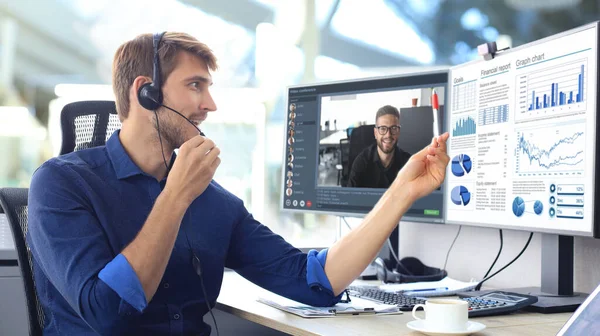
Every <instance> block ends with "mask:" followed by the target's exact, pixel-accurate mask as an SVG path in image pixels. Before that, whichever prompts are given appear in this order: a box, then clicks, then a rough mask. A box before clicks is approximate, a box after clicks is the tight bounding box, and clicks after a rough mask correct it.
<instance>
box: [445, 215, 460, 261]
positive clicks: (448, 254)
mask: <svg viewBox="0 0 600 336" xmlns="http://www.w3.org/2000/svg"><path fill="white" fill-rule="evenodd" d="M460 230H462V225H459V226H458V231H456V236H454V240H453V241H452V244H450V248H449V249H448V253H446V261H444V268H442V271H443V270H445V269H446V265H447V264H448V257H449V256H450V251H452V248H453V247H454V243H456V240H457V239H458V235H460Z"/></svg>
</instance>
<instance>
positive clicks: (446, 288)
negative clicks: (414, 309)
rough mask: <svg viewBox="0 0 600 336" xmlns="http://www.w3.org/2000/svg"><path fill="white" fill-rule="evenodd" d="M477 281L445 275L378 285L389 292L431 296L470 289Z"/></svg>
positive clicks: (454, 293) (452, 293)
mask: <svg viewBox="0 0 600 336" xmlns="http://www.w3.org/2000/svg"><path fill="white" fill-rule="evenodd" d="M477 283H478V282H477V281H470V282H464V281H459V280H455V279H452V278H450V277H445V278H444V279H442V280H440V281H426V282H411V283H402V284H385V285H380V286H379V289H381V290H384V291H389V292H400V293H402V294H403V295H408V296H419V297H433V296H449V295H456V294H458V293H460V292H466V291H470V290H472V289H474V288H475V286H477Z"/></svg>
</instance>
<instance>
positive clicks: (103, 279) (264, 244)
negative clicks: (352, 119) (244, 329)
mask: <svg viewBox="0 0 600 336" xmlns="http://www.w3.org/2000/svg"><path fill="white" fill-rule="evenodd" d="M165 183H166V179H165V180H163V181H160V182H159V181H157V180H156V178H154V177H152V176H150V175H148V174H146V173H144V172H143V171H142V170H140V168H139V167H138V166H137V165H136V164H135V163H134V162H133V161H132V160H131V158H130V157H129V156H128V154H127V153H126V151H125V149H124V148H123V146H122V144H121V141H120V140H119V131H117V132H115V133H114V134H113V135H112V136H111V138H110V139H109V140H108V141H107V144H106V146H103V147H96V148H92V149H87V150H82V151H78V152H74V153H70V154H67V155H63V156H60V157H57V158H53V159H50V160H49V161H47V162H46V163H44V164H43V165H42V166H41V167H40V168H39V169H38V170H37V171H36V173H35V174H34V176H33V179H32V182H31V186H30V191H29V208H28V212H29V213H28V220H29V232H28V234H27V239H28V243H29V246H30V247H31V252H32V255H33V267H34V279H35V284H36V289H37V293H38V296H39V300H40V303H41V305H42V306H43V309H44V314H45V317H46V320H45V327H44V334H45V335H95V334H96V333H97V334H101V335H119V334H124V335H138V334H139V335H158V334H160V335H198V334H200V335H208V334H210V327H209V326H208V325H207V324H205V323H204V322H203V316H204V314H206V313H207V311H208V308H207V305H206V301H207V300H208V302H209V304H210V305H211V306H214V305H215V302H216V299H217V296H218V295H219V291H220V288H221V282H222V279H223V271H224V268H225V267H228V268H231V269H233V270H235V271H237V272H238V273H240V274H241V275H242V276H244V277H245V278H247V279H248V280H250V281H252V282H254V283H256V284H258V285H259V286H261V287H264V288H266V289H268V290H270V291H273V292H275V293H277V294H280V295H282V296H285V297H288V298H290V299H293V300H296V301H300V302H304V303H307V304H311V305H316V306H330V305H334V304H335V303H336V302H338V301H339V299H340V297H341V295H339V296H337V297H336V296H334V294H333V292H332V289H331V285H330V283H329V280H328V279H327V276H326V275H325V272H324V266H325V260H326V257H327V250H322V251H320V252H317V251H314V250H313V251H310V252H309V253H308V254H305V253H302V252H301V251H299V250H298V249H296V248H294V247H292V246H291V245H290V244H288V243H287V242H286V241H285V240H283V238H281V237H280V236H278V235H276V234H274V233H273V232H271V230H269V229H268V228H267V227H266V226H264V225H262V224H260V223H259V222H258V221H256V220H255V219H254V218H253V217H252V215H250V214H249V213H248V211H247V210H246V208H245V207H244V205H243V203H242V201H241V200H240V199H239V198H237V197H235V196H234V195H232V194H231V193H229V192H228V191H227V190H225V189H224V188H223V187H221V186H220V185H219V184H217V183H216V182H214V181H213V182H211V183H210V185H209V186H208V188H207V189H206V190H205V191H204V193H202V195H200V196H199V197H198V198H197V199H196V200H195V201H194V202H192V204H191V205H190V207H189V208H188V210H187V212H186V214H185V216H184V217H183V220H182V222H181V227H180V230H179V235H178V236H177V240H176V242H175V246H174V248H173V252H172V254H171V258H170V260H169V263H168V265H167V268H166V271H165V273H164V275H163V278H162V281H161V283H160V285H159V287H158V290H157V291H156V294H155V295H154V297H153V298H152V300H151V301H150V302H146V298H145V295H144V291H143V289H142V286H141V284H140V281H139V279H138V277H137V275H136V273H135V272H134V270H133V269H132V267H131V265H130V264H129V263H128V261H127V259H125V257H124V256H123V255H122V254H120V253H121V251H122V250H123V249H124V248H125V247H126V246H127V245H128V244H129V243H130V242H131V241H133V240H134V239H135V237H136V235H137V233H138V232H139V231H140V230H141V228H142V226H143V225H144V222H145V221H146V218H147V216H148V214H149V213H150V211H151V209H152V207H153V205H154V202H155V201H156V199H157V198H158V196H159V194H160V193H161V191H162V189H163V188H164V186H165ZM186 233H187V236H188V238H189V242H190V245H191V247H190V246H189V245H188V243H187V240H186V237H185V234H186ZM190 248H192V249H193V250H194V252H195V253H196V255H197V256H198V257H199V259H200V261H201V266H202V276H203V280H204V286H205V288H206V294H207V295H208V297H205V296H204V295H203V293H202V287H201V284H200V279H199V277H198V275H197V274H196V272H195V270H194V268H193V266H192V262H191V259H192V253H191V251H190ZM217 322H218V321H217Z"/></svg>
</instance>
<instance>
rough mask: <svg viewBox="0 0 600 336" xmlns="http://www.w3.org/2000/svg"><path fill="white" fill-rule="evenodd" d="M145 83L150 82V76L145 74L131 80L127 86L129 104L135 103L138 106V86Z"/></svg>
mask: <svg viewBox="0 0 600 336" xmlns="http://www.w3.org/2000/svg"><path fill="white" fill-rule="evenodd" d="M146 83H152V79H151V78H150V77H146V76H137V77H136V78H135V79H134V80H133V83H132V84H131V87H130V88H129V103H130V104H136V105H138V106H141V105H140V103H139V100H138V92H139V91H140V88H141V87H142V85H144V84H146Z"/></svg>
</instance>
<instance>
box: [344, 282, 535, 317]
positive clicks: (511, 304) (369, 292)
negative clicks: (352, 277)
mask: <svg viewBox="0 0 600 336" xmlns="http://www.w3.org/2000/svg"><path fill="white" fill-rule="evenodd" d="M348 293H349V294H350V296H354V297H359V298H362V299H365V300H370V301H375V302H377V303H384V304H391V305H396V306H397V307H398V309H399V310H401V311H412V310H413V308H414V307H415V305H417V304H425V301H426V299H423V298H416V297H412V296H408V295H403V294H400V293H394V292H386V291H384V290H381V289H378V288H376V287H362V286H349V287H348ZM461 299H462V300H465V301H467V302H468V303H469V317H477V316H491V315H502V314H510V313H512V312H515V311H518V310H520V309H522V308H525V307H527V306H529V305H531V304H533V303H536V302H537V301H538V299H537V297H535V296H531V295H525V294H518V293H511V292H502V291H495V292H491V293H487V294H483V295H478V296H475V297H462V298H461Z"/></svg>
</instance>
